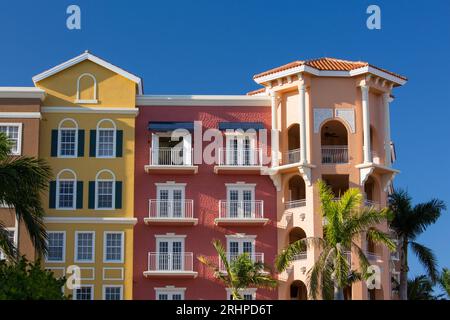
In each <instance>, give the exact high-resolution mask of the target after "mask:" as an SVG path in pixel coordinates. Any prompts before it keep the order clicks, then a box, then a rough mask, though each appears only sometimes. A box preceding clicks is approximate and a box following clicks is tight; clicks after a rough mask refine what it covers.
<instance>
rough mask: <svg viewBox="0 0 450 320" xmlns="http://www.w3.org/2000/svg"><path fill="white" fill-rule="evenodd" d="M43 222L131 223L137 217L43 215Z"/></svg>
mask: <svg viewBox="0 0 450 320" xmlns="http://www.w3.org/2000/svg"><path fill="white" fill-rule="evenodd" d="M44 223H47V224H50V223H69V224H74V223H83V224H84V223H87V224H89V223H92V224H132V225H135V224H136V223H137V218H107V217H105V218H94V217H45V218H44Z"/></svg>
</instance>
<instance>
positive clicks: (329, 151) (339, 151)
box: [320, 120, 348, 164]
mask: <svg viewBox="0 0 450 320" xmlns="http://www.w3.org/2000/svg"><path fill="white" fill-rule="evenodd" d="M320 138H321V145H322V163H324V164H335V163H347V162H348V132H347V128H346V127H345V125H343V124H342V123H341V122H340V121H338V120H330V121H327V122H326V123H325V124H324V125H323V126H322V129H321V132H320Z"/></svg>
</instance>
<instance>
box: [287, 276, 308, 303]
mask: <svg viewBox="0 0 450 320" xmlns="http://www.w3.org/2000/svg"><path fill="white" fill-rule="evenodd" d="M290 298H291V300H308V290H307V289H306V285H305V283H304V282H303V281H301V280H295V281H293V282H292V283H291V286H290Z"/></svg>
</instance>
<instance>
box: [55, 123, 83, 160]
mask: <svg viewBox="0 0 450 320" xmlns="http://www.w3.org/2000/svg"><path fill="white" fill-rule="evenodd" d="M66 121H71V122H72V123H73V124H75V128H65V127H63V126H62V125H63V124H64V122H66ZM78 129H79V128H78V123H77V122H76V121H75V120H74V119H72V118H65V119H62V120H61V121H60V122H59V125H58V147H57V149H58V154H57V156H58V158H65V159H72V158H78ZM61 130H74V131H75V151H74V155H73V156H67V155H61Z"/></svg>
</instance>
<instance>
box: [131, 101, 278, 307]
mask: <svg viewBox="0 0 450 320" xmlns="http://www.w3.org/2000/svg"><path fill="white" fill-rule="evenodd" d="M199 120H200V121H202V122H203V130H206V129H208V128H218V123H219V122H221V121H234V122H235V121H243V122H256V121H258V122H263V123H264V124H265V127H266V128H267V129H270V108H268V107H217V106H212V107H193V106H185V107H173V106H170V107H164V106H161V107H155V106H143V107H142V106H140V107H139V115H138V117H137V119H136V149H135V150H136V157H135V159H136V160H135V161H136V169H135V175H136V177H135V184H136V185H135V202H134V203H135V207H134V212H135V217H136V218H137V219H138V222H137V224H136V226H135V228H134V267H133V268H134V275H133V278H134V283H133V297H134V299H155V290H154V288H155V287H165V286H167V285H173V286H175V287H182V288H186V292H185V299H226V291H225V288H224V286H223V285H222V284H221V283H219V282H217V281H216V280H215V279H214V278H213V277H212V273H211V272H210V271H209V270H206V269H205V267H204V266H203V265H201V264H200V263H199V262H198V261H197V260H196V259H195V257H196V256H198V255H200V254H202V255H206V256H210V257H216V253H215V250H214V248H213V247H212V245H211V241H212V240H213V239H219V240H221V241H222V243H223V244H224V246H226V238H225V235H227V234H234V233H245V234H248V235H256V236H257V237H256V248H255V251H256V252H263V253H264V261H265V263H266V264H268V265H270V266H272V267H273V261H274V258H275V255H276V251H277V230H276V216H277V215H276V192H275V188H274V186H273V183H272V181H271V179H270V178H269V177H268V176H265V175H218V174H215V173H214V167H213V165H204V164H203V165H199V170H198V173H197V174H190V175H186V174H170V175H169V174H148V173H146V172H145V171H144V166H145V165H146V164H148V162H149V148H150V144H151V133H150V132H149V131H148V129H147V126H148V122H149V121H199ZM192 140H193V144H195V139H194V138H193V139H192ZM206 144H207V143H206V142H204V143H203V146H205V145H206ZM166 181H175V182H177V183H187V185H186V195H185V197H186V199H193V200H194V218H198V219H199V221H198V225H196V226H147V225H145V223H144V222H143V219H144V217H147V216H148V200H149V199H156V186H155V183H158V182H162V183H163V182H166ZM237 181H244V182H246V183H255V184H256V188H255V200H263V201H264V216H265V217H266V218H269V219H270V220H269V223H268V224H267V225H265V226H252V227H218V226H216V225H215V224H214V218H215V217H217V216H218V206H219V200H223V199H226V186H225V183H235V182H237ZM166 233H175V234H182V235H186V239H185V251H186V252H193V253H194V271H197V272H198V277H197V278H195V279H173V278H164V279H153V278H145V277H144V276H143V271H145V270H147V253H148V252H154V251H156V241H155V235H156V234H166ZM276 298H277V291H276V290H263V289H258V291H257V299H276Z"/></svg>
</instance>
